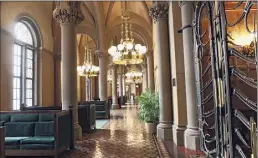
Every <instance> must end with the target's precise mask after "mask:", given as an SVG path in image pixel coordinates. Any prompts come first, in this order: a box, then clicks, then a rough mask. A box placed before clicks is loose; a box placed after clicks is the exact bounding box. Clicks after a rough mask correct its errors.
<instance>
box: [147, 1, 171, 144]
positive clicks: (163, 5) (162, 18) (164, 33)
mask: <svg viewBox="0 0 258 158" xmlns="http://www.w3.org/2000/svg"><path fill="white" fill-rule="evenodd" d="M168 9H169V6H168V2H153V4H152V6H151V8H150V15H151V16H152V18H153V20H154V22H155V25H156V26H155V30H153V31H155V33H156V40H155V41H156V48H157V63H158V69H157V72H158V75H157V77H158V82H159V87H158V89H159V90H158V91H159V104H160V119H159V124H158V126H157V137H158V138H160V139H163V140H171V139H172V93H171V79H170V54H169V53H170V52H169V38H168V35H169V33H168ZM148 64H149V63H148ZM152 69H153V68H152Z"/></svg>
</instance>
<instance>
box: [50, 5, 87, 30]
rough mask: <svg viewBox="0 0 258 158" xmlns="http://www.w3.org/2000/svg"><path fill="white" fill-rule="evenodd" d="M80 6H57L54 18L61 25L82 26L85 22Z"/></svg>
mask: <svg viewBox="0 0 258 158" xmlns="http://www.w3.org/2000/svg"><path fill="white" fill-rule="evenodd" d="M74 3H76V4H74ZM79 4H80V3H79V2H67V6H65V7H63V6H61V5H59V6H57V8H56V9H55V10H54V12H53V18H54V19H56V20H57V21H58V22H59V23H61V24H65V23H72V24H75V25H78V24H80V23H81V22H82V21H83V20H84V16H83V14H82V12H81V10H80V8H79V7H78V5H79Z"/></svg>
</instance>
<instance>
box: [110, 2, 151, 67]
mask: <svg viewBox="0 0 258 158" xmlns="http://www.w3.org/2000/svg"><path fill="white" fill-rule="evenodd" d="M127 3H128V2H121V4H122V14H121V17H122V20H123V23H122V25H121V36H122V37H121V40H120V44H118V45H117V46H111V47H110V48H109V49H108V53H109V54H110V55H111V56H112V58H113V63H114V64H119V65H127V64H140V63H142V62H143V59H144V54H145V53H146V51H147V48H146V46H142V45H141V44H135V43H134V39H133V37H132V36H133V33H132V24H130V23H129V20H130V11H129V10H128V9H127Z"/></svg>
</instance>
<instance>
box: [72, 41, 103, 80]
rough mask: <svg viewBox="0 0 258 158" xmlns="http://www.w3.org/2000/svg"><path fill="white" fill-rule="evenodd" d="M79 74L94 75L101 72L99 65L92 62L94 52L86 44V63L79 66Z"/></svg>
mask: <svg viewBox="0 0 258 158" xmlns="http://www.w3.org/2000/svg"><path fill="white" fill-rule="evenodd" d="M77 71H78V74H79V76H84V77H94V76H97V75H98V74H99V67H98V66H95V65H93V63H92V52H91V49H88V48H87V47H86V46H85V54H84V63H83V65H81V66H77Z"/></svg>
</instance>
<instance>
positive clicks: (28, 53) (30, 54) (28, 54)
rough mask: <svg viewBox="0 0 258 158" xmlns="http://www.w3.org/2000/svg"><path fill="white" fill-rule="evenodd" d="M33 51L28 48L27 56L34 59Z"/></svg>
mask: <svg viewBox="0 0 258 158" xmlns="http://www.w3.org/2000/svg"><path fill="white" fill-rule="evenodd" d="M32 53H33V52H32V50H30V49H27V58H28V59H33V54H32Z"/></svg>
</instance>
